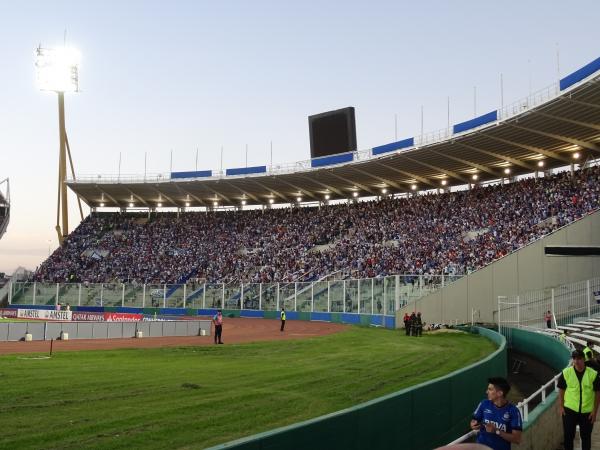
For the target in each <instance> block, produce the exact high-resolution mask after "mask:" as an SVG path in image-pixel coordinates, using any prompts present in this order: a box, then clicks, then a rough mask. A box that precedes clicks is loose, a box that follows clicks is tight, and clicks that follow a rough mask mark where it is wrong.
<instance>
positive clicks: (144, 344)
mask: <svg viewBox="0 0 600 450" xmlns="http://www.w3.org/2000/svg"><path fill="white" fill-rule="evenodd" d="M280 323H281V322H280V321H279V320H272V319H245V318H237V319H231V318H225V320H224V321H223V342H224V343H225V345H227V344H241V343H244V342H256V341H282V340H287V339H305V338H310V337H314V336H324V335H327V334H333V333H337V332H339V331H342V330H344V329H346V328H347V327H348V325H342V324H339V323H329V322H308V321H303V320H288V321H286V324H285V331H284V332H283V333H282V332H280V331H279V326H280ZM194 345H215V344H214V340H213V336H183V337H181V336H173V337H144V338H141V339H134V338H129V339H72V340H68V341H54V342H53V344H52V350H53V351H54V352H66V351H74V350H111V349H116V348H155V347H179V346H194ZM49 351H50V341H32V342H25V341H19V342H0V355H3V354H9V353H34V352H35V353H45V352H49Z"/></svg>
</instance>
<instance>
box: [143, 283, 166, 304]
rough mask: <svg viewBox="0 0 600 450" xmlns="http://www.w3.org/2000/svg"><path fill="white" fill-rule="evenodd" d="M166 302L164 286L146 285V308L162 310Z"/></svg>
mask: <svg viewBox="0 0 600 450" xmlns="http://www.w3.org/2000/svg"><path fill="white" fill-rule="evenodd" d="M164 301H165V285H164V284H147V285H146V308H162V307H163V304H164Z"/></svg>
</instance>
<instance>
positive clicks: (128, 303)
mask: <svg viewBox="0 0 600 450" xmlns="http://www.w3.org/2000/svg"><path fill="white" fill-rule="evenodd" d="M143 300H144V285H142V284H137V283H136V284H126V285H125V302H124V305H125V307H129V308H141V307H142V304H143Z"/></svg>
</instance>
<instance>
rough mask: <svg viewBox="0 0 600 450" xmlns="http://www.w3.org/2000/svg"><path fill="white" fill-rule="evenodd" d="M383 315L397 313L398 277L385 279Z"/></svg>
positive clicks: (392, 276)
mask: <svg viewBox="0 0 600 450" xmlns="http://www.w3.org/2000/svg"><path fill="white" fill-rule="evenodd" d="M383 287H384V303H383V314H386V315H390V316H391V315H393V314H394V312H395V311H396V277H395V276H394V275H391V276H389V277H385V278H384V282H383Z"/></svg>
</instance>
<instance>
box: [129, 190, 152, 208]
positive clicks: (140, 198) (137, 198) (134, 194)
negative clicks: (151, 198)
mask: <svg viewBox="0 0 600 450" xmlns="http://www.w3.org/2000/svg"><path fill="white" fill-rule="evenodd" d="M125 190H126V191H127V192H129V194H130V195H131V196H132V197H133V198H135V199H136V200H137V201H139V202H142V204H144V205H145V206H150V205H148V203H147V202H146V200H144V197H141V196H139V195H137V194H136V193H134V192H133V191H132V190H131V189H129V188H125Z"/></svg>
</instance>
